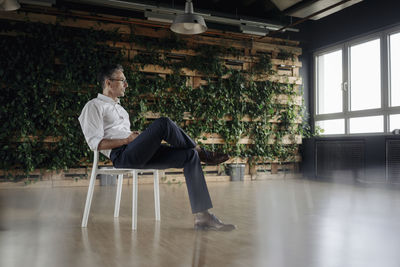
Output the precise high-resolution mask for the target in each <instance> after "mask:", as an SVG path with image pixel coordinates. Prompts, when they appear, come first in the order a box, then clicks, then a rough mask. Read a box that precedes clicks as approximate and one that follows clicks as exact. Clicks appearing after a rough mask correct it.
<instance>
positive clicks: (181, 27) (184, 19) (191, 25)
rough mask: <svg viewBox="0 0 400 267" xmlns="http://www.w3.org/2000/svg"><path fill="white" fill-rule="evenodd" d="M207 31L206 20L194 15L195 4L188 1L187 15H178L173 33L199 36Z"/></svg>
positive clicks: (172, 27)
mask: <svg viewBox="0 0 400 267" xmlns="http://www.w3.org/2000/svg"><path fill="white" fill-rule="evenodd" d="M206 30H207V26H206V23H205V21H204V18H203V17H202V16H200V15H196V14H193V3H192V1H191V0H186V3H185V13H184V14H179V15H176V17H175V19H174V22H173V23H172V25H171V31H173V32H176V33H179V34H199V33H203V32H205V31H206Z"/></svg>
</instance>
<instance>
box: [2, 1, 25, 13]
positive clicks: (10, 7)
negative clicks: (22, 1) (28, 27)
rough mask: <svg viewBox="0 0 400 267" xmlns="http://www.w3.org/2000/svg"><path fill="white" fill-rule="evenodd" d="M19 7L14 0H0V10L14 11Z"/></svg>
mask: <svg viewBox="0 0 400 267" xmlns="http://www.w3.org/2000/svg"><path fill="white" fill-rule="evenodd" d="M20 7H21V6H20V5H19V3H18V2H17V1H16V0H0V11H14V10H17V9H19V8H20Z"/></svg>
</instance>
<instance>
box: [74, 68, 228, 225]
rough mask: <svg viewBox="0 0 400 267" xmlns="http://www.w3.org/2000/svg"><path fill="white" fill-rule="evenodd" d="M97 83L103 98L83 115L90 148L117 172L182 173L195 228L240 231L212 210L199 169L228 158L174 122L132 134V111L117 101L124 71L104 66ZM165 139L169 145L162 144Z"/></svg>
mask: <svg viewBox="0 0 400 267" xmlns="http://www.w3.org/2000/svg"><path fill="white" fill-rule="evenodd" d="M98 78H99V82H100V84H101V86H102V89H103V94H98V96H97V98H95V99H92V100H90V101H89V102H88V103H86V105H85V107H84V108H83V110H82V113H81V115H80V116H79V122H80V124H81V127H82V130H83V134H84V135H85V139H86V142H87V143H88V145H89V147H90V148H91V149H92V150H96V149H97V150H99V151H100V152H101V153H103V154H104V155H106V156H107V157H108V158H110V159H111V161H112V163H113V165H114V167H116V168H137V169H146V168H147V169H166V168H183V169H184V175H185V179H186V186H187V190H188V193H189V199H190V204H191V208H192V213H193V214H194V227H195V229H213V230H219V231H230V230H233V229H235V226H234V225H232V224H224V223H222V222H221V221H220V220H219V219H218V218H217V217H215V215H213V214H212V213H210V212H209V211H208V209H210V208H212V204H211V198H210V195H209V193H208V189H207V184H206V181H205V179H204V174H203V170H202V168H201V164H200V161H203V162H205V163H208V164H219V163H222V162H224V161H226V160H228V158H229V157H228V156H227V155H224V154H220V153H215V152H209V151H206V150H205V149H203V148H200V147H199V146H198V145H196V143H195V142H194V141H193V140H192V139H191V138H190V137H189V136H188V135H187V134H186V133H185V132H184V131H183V130H182V129H181V128H179V127H178V126H177V125H176V124H175V123H174V122H173V121H171V120H170V119H169V118H165V117H163V118H159V119H157V120H155V121H154V122H153V123H152V124H151V125H150V126H149V127H148V128H147V129H146V130H145V131H144V132H142V133H139V132H137V131H134V132H132V131H131V130H130V121H129V115H128V112H126V110H125V109H124V108H123V107H122V106H120V105H119V99H118V98H119V97H122V96H124V93H125V90H126V88H127V87H128V83H127V81H126V79H125V75H124V70H123V68H122V67H121V66H120V65H113V66H107V67H104V68H103V69H102V70H101V73H100V74H99V77H98ZM163 140H165V141H166V142H167V143H168V144H169V146H168V145H164V144H161V142H162V141H163Z"/></svg>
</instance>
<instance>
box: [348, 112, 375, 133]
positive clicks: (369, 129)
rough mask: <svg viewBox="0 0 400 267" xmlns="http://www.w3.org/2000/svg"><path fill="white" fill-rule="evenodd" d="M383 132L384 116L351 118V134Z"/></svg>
mask: <svg viewBox="0 0 400 267" xmlns="http://www.w3.org/2000/svg"><path fill="white" fill-rule="evenodd" d="M378 132H383V116H370V117H361V118H350V133H378Z"/></svg>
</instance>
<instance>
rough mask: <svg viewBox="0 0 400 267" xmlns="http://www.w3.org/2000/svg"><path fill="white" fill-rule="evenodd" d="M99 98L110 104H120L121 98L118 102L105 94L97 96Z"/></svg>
mask: <svg viewBox="0 0 400 267" xmlns="http://www.w3.org/2000/svg"><path fill="white" fill-rule="evenodd" d="M97 98H98V99H100V100H102V101H104V102H107V103H110V104H120V101H119V98H117V101H114V99H112V98H111V97H108V96H105V95H103V94H97Z"/></svg>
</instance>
